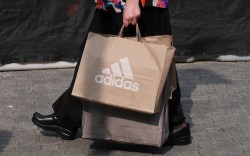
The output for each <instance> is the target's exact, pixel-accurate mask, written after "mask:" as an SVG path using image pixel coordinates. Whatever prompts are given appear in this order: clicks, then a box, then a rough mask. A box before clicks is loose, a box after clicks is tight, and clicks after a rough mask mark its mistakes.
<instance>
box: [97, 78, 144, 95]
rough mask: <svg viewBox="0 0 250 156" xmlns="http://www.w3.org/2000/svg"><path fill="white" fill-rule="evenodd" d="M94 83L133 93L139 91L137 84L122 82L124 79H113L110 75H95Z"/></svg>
mask: <svg viewBox="0 0 250 156" xmlns="http://www.w3.org/2000/svg"><path fill="white" fill-rule="evenodd" d="M95 82H96V83H99V84H104V85H108V86H113V87H117V88H124V89H128V90H132V91H134V92H137V91H139V84H138V83H137V82H133V81H128V80H124V77H113V76H112V75H110V76H104V75H96V76H95Z"/></svg>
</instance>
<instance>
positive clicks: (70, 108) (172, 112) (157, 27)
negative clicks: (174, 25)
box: [53, 7, 185, 128]
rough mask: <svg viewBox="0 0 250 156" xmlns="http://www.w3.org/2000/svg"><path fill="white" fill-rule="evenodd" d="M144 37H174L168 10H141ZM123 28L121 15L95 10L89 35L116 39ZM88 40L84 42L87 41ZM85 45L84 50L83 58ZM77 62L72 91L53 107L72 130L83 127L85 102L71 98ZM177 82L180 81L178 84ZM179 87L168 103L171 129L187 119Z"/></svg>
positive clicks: (129, 31)
mask: <svg viewBox="0 0 250 156" xmlns="http://www.w3.org/2000/svg"><path fill="white" fill-rule="evenodd" d="M138 23H139V27H140V32H141V35H142V36H153V35H164V34H171V26H170V19H169V13H168V9H162V8H153V7H148V8H143V9H142V10H141V18H140V20H139V21H138ZM121 26H122V13H116V12H115V11H114V10H113V8H108V10H107V11H103V10H96V11H95V15H94V18H93V20H92V24H91V27H90V31H93V32H96V33H104V34H113V35H116V34H118V32H119V31H120V28H121ZM124 35H125V36H134V35H135V28H134V26H129V27H128V28H126V29H125V31H124ZM85 40H86V39H84V41H85ZM83 49H84V44H83V45H82V47H81V51H80V56H79V58H81V56H82V51H83ZM79 62H80V60H79V61H78V62H77V65H76V68H75V72H74V76H73V80H72V83H71V85H70V87H69V88H68V89H67V90H66V91H65V92H64V93H63V94H62V95H61V96H60V97H59V98H58V99H57V100H56V102H55V103H54V104H53V109H54V112H55V115H56V116H57V117H58V118H59V119H60V120H61V121H62V122H64V123H65V124H66V125H68V126H72V127H79V128H80V127H81V121H82V109H83V102H82V101H81V100H79V99H77V98H75V97H73V96H71V92H72V88H73V85H74V82H75V77H76V74H77V71H78V68H79ZM177 82H178V81H177ZM180 97H181V95H180V87H179V83H177V89H176V90H175V91H174V92H173V95H172V99H171V100H169V119H170V126H172V125H175V124H179V123H183V122H184V121H185V117H184V114H183V110H182V107H181V103H180Z"/></svg>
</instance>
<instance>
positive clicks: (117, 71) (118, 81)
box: [95, 57, 139, 92]
mask: <svg viewBox="0 0 250 156" xmlns="http://www.w3.org/2000/svg"><path fill="white" fill-rule="evenodd" d="M133 80H134V76H133V73H132V70H131V67H130V64H129V61H128V58H127V57H125V58H122V59H120V61H119V62H117V63H113V64H111V67H110V68H105V69H103V70H102V75H96V76H95V82H96V83H99V84H104V85H108V86H113V87H117V88H122V89H127V90H131V91H135V92H137V91H139V83H137V82H134V81H133Z"/></svg>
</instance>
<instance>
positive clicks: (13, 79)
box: [0, 62, 250, 156]
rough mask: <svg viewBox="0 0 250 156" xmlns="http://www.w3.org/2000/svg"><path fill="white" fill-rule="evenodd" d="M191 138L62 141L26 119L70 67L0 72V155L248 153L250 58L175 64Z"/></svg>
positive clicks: (52, 95) (45, 107)
mask: <svg viewBox="0 0 250 156" xmlns="http://www.w3.org/2000/svg"><path fill="white" fill-rule="evenodd" d="M177 68H178V75H179V81H180V86H181V89H182V104H183V108H184V110H185V114H186V116H187V121H188V122H190V123H191V126H192V127H191V131H192V136H193V140H192V144H190V145H187V146H173V147H162V148H153V147H146V146H134V145H120V144H111V143H108V144H107V143H105V142H94V141H91V140H85V139H82V138H80V133H79V134H78V138H77V139H75V140H73V141H65V140H62V139H60V138H58V137H56V136H55V134H54V133H51V132H47V131H42V130H41V129H38V128H37V127H36V126H34V125H33V124H32V122H31V116H32V114H33V113H34V112H35V111H39V112H40V113H42V114H50V113H52V108H51V104H52V103H53V102H54V101H55V100H56V99H57V98H58V96H59V95H60V94H62V92H63V91H64V90H65V89H66V88H67V87H68V86H69V83H70V81H71V78H72V74H73V70H74V69H73V68H68V69H48V70H30V71H16V72H0V155H1V156H4V155H8V156H12V155H13V156H18V155H31V156H35V155H41V156H44V155H48V156H52V155H58V156H59V155H60V156H61V155H69V156H71V155H113V156H117V155H127V156H139V155H141V156H146V155H169V156H177V155H181V156H187V155H189V156H195V155H211V156H217V155H232V156H236V155H237V156H238V155H246V156H247V155H250V98H249V95H250V62H247V63H244V62H238V63H233V62H223V63H220V62H196V63H190V64H177Z"/></svg>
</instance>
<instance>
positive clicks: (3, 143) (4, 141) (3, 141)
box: [0, 130, 12, 155]
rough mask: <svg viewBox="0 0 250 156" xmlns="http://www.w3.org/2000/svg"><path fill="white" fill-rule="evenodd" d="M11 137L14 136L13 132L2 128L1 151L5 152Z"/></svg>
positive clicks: (0, 134)
mask: <svg viewBox="0 0 250 156" xmlns="http://www.w3.org/2000/svg"><path fill="white" fill-rule="evenodd" d="M11 137H12V132H10V131H6V130H0V153H1V152H3V151H4V149H5V148H6V146H7V145H8V144H9V140H10V138H11ZM0 155H1V154H0Z"/></svg>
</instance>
